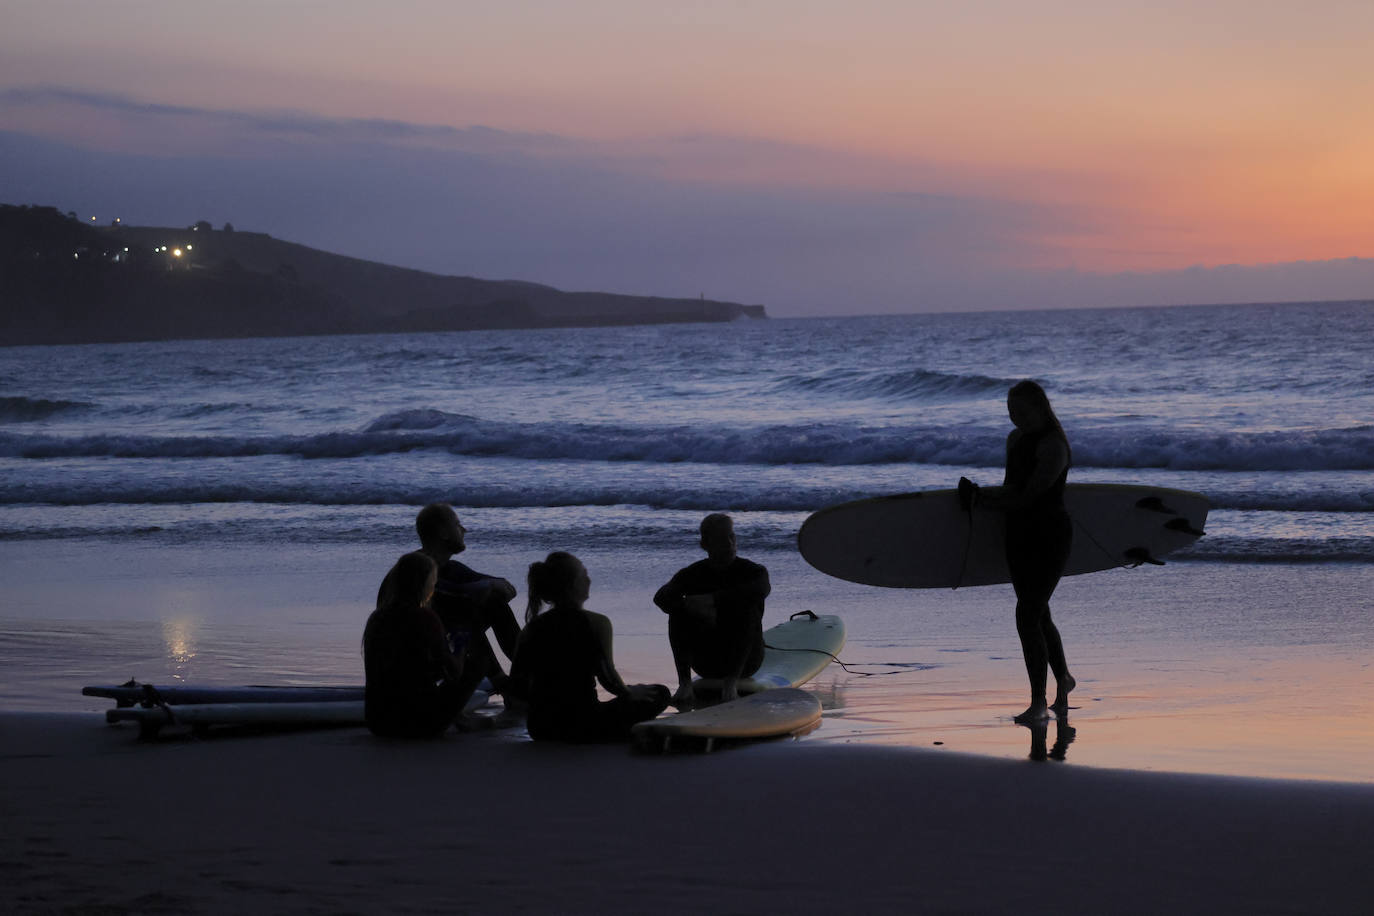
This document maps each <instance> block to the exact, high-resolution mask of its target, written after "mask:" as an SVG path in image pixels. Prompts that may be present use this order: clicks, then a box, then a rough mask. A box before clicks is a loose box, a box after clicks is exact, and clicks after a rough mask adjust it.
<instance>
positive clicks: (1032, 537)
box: [978, 380, 1077, 723]
mask: <svg viewBox="0 0 1374 916" xmlns="http://www.w3.org/2000/svg"><path fill="white" fill-rule="evenodd" d="M1007 413H1008V414H1009V415H1010V416H1011V422H1012V424H1013V425H1014V426H1015V427H1016V428H1015V429H1013V430H1012V431H1011V433H1010V434H1009V435H1008V436H1007V471H1006V477H1005V478H1004V479H1003V481H1002V486H1001V487H998V488H996V489H994V490H992V491H991V492H988V491H984V492H982V493H980V494H979V497H978V501H979V503H980V504H981V505H984V506H987V507H989V508H993V509H1000V510H1002V511H1003V512H1005V513H1006V521H1007V539H1006V552H1007V553H1006V556H1007V567H1008V568H1009V569H1010V571H1011V583H1012V587H1013V588H1014V589H1015V590H1016V632H1017V633H1018V634H1019V635H1020V637H1021V654H1022V655H1023V656H1025V660H1026V674H1027V675H1028V676H1029V677H1030V693H1031V698H1030V706H1028V707H1027V708H1026V710H1025V711H1024V712H1022V713H1020V714H1019V715H1017V716H1016V717H1015V719H1016V721H1017V722H1022V723H1025V722H1035V721H1039V720H1043V719H1045V718H1047V717H1048V716H1049V710H1050V708H1053V709H1054V710H1055V711H1056V712H1065V711H1067V710H1068V708H1069V691H1071V690H1073V688H1074V687H1075V686H1076V684H1077V682H1076V681H1075V680H1074V678H1073V675H1071V674H1069V666H1068V662H1066V661H1065V660H1064V643H1063V642H1062V641H1061V640H1060V638H1059V630H1058V628H1057V627H1055V625H1054V620H1053V619H1052V618H1051V617H1050V596H1051V595H1053V594H1054V589H1055V586H1057V585H1058V584H1059V579H1060V577H1061V576H1062V575H1063V574H1064V566H1065V564H1066V563H1067V562H1068V559H1069V547H1070V546H1071V545H1072V543H1073V521H1072V520H1071V519H1070V518H1069V513H1068V511H1067V510H1065V508H1064V483H1065V480H1066V478H1067V477H1068V473H1069V464H1070V462H1071V460H1072V452H1071V451H1070V449H1069V440H1068V437H1067V436H1065V435H1064V428H1063V427H1062V426H1060V425H1059V418H1058V417H1056V416H1055V415H1054V409H1053V408H1051V407H1050V399H1049V398H1048V397H1046V395H1045V389H1043V388H1041V387H1040V386H1039V385H1038V384H1036V383H1035V382H1032V381H1030V380H1026V381H1022V382H1018V383H1017V384H1015V385H1013V386H1012V388H1011V390H1010V391H1009V392H1008V393H1007ZM1047 666H1048V668H1049V669H1050V670H1052V671H1053V672H1054V678H1055V681H1056V682H1057V689H1056V690H1055V695H1054V705H1053V707H1050V706H1049V705H1047V703H1046V701H1045V684H1046V681H1047V677H1046V671H1045V669H1046V667H1047Z"/></svg>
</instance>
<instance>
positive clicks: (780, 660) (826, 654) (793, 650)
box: [693, 611, 844, 696]
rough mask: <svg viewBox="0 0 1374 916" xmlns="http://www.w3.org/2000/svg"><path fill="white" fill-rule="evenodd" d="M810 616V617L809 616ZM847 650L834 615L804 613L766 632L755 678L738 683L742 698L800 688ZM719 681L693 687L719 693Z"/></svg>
mask: <svg viewBox="0 0 1374 916" xmlns="http://www.w3.org/2000/svg"><path fill="white" fill-rule="evenodd" d="M807 615H809V616H807ZM843 648H844V621H843V620H841V619H840V618H838V617H836V616H835V615H833V614H819V615H818V614H813V613H811V612H810V611H801V612H798V613H797V614H794V615H793V616H792V618H791V619H789V620H787V621H785V622H783V623H780V624H778V625H777V626H774V627H769V628H768V629H767V630H764V631H763V662H762V663H761V664H760V665H759V670H758V671H756V672H754V675H753V677H746V678H741V679H740V680H739V683H738V686H739V692H740V695H741V696H743V695H747V694H751V693H758V692H759V691H761V690H772V689H774V688H777V687H799V686H801V685H802V684H805V683H806V682H807V681H809V680H811V679H812V678H813V677H815V676H816V675H818V674H820V673H821V671H823V670H824V669H825V666H826V665H828V664H830V659H831V656H833V655H835V654H836V653H838V652H839V651H840V650H841V649H843ZM721 684H722V682H721V680H720V679H719V678H697V679H696V680H695V681H693V686H694V687H695V688H697V689H699V690H703V691H706V692H708V693H709V692H711V691H719V690H720V688H721Z"/></svg>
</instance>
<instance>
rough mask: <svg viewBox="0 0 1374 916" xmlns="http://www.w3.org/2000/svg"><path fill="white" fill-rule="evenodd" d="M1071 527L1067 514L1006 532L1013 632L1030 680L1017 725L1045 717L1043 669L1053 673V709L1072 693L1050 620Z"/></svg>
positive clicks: (1044, 678) (1044, 671) (1068, 545)
mask: <svg viewBox="0 0 1374 916" xmlns="http://www.w3.org/2000/svg"><path fill="white" fill-rule="evenodd" d="M1072 531H1073V529H1072V523H1071V522H1070V520H1069V518H1068V516H1067V515H1064V516H1062V517H1060V518H1053V519H1047V520H1045V521H1044V523H1042V524H1037V525H1026V524H1022V525H1015V524H1013V525H1011V526H1009V527H1008V530H1007V566H1008V568H1009V569H1010V571H1011V581H1012V588H1013V589H1015V591H1016V633H1017V635H1018V636H1019V637H1020V639H1021V654H1022V656H1023V658H1024V659H1025V663H1026V676H1027V678H1028V679H1029V681H1030V693H1031V702H1030V706H1028V707H1026V710H1025V711H1024V712H1022V713H1020V714H1019V715H1017V716H1016V720H1017V721H1018V722H1021V721H1030V720H1032V719H1042V718H1045V717H1046V716H1048V715H1049V704H1048V702H1047V700H1046V689H1045V687H1046V681H1047V680H1048V678H1047V672H1046V669H1047V668H1053V670H1054V675H1055V679H1056V680H1057V681H1058V684H1059V689H1058V691H1057V693H1056V695H1055V702H1056V704H1058V703H1060V702H1061V701H1062V702H1063V703H1064V704H1065V705H1067V696H1068V691H1069V690H1072V689H1073V685H1072V680H1073V679H1072V677H1071V676H1070V675H1069V673H1068V663H1067V662H1066V661H1065V659H1064V643H1063V640H1062V639H1061V638H1060V636H1059V630H1058V628H1057V627H1055V625H1054V620H1053V618H1052V617H1051V616H1050V596H1052V595H1053V594H1054V590H1055V587H1056V586H1058V584H1059V578H1060V576H1062V575H1063V572H1064V565H1065V564H1066V563H1067V562H1068V557H1069V547H1070V544H1071V540H1070V539H1071V536H1072Z"/></svg>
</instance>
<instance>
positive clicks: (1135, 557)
mask: <svg viewBox="0 0 1374 916" xmlns="http://www.w3.org/2000/svg"><path fill="white" fill-rule="evenodd" d="M1122 556H1124V557H1125V558H1126V559H1127V560H1129V561H1131V569H1135V568H1136V567H1137V566H1144V565H1145V564H1146V563H1148V564H1150V565H1151V566H1163V565H1164V561H1163V560H1156V559H1155V558H1154V557H1152V556H1150V551H1149V550H1148V549H1146V548H1144V547H1132V548H1131V549H1130V550H1127V551H1126V552H1125V553H1123V554H1122Z"/></svg>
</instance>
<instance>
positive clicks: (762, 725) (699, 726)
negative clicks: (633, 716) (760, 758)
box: [631, 611, 844, 751]
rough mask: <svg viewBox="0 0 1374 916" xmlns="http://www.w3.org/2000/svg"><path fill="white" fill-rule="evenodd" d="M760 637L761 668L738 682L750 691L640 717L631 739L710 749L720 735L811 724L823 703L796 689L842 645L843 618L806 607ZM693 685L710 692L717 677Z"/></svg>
mask: <svg viewBox="0 0 1374 916" xmlns="http://www.w3.org/2000/svg"><path fill="white" fill-rule="evenodd" d="M804 615H805V616H804ZM763 642H764V647H765V648H764V652H763V663H762V664H761V665H760V666H759V670H758V671H757V672H755V674H754V676H753V677H752V678H746V679H743V680H741V681H740V682H739V689H740V692H741V693H745V692H746V691H748V695H746V696H741V697H740V698H739V699H737V700H730V701H729V702H726V703H718V704H716V705H715V706H708V707H705V708H703V709H694V710H691V711H690V712H680V713H676V714H673V715H668V716H662V717H660V718H657V719H651V720H650V721H648V722H640V723H639V724H637V725H635V726H634V728H633V729H632V730H631V735H632V738H633V740H634V743H635V744H636V745H637V746H638V747H640V748H644V749H657V750H668V749H669V748H670V747H672V746H673V745H674V743H676V744H677V745H678V746H692V747H700V748H702V749H704V750H707V751H709V750H711V749H712V748H713V747H714V746H715V743H716V742H717V741H720V740H751V739H757V738H777V737H783V736H787V735H800V734H804V733H805V732H808V731H810V730H812V729H814V728H815V727H816V726H817V725H818V724H819V723H820V720H821V702H820V700H818V699H816V697H815V696H814V695H812V694H810V693H807V692H806V691H805V690H798V689H797V688H798V687H799V686H800V685H801V684H804V683H806V682H807V681H809V680H811V679H812V678H813V677H815V676H816V675H817V674H819V673H820V672H821V671H822V670H824V669H825V666H826V665H828V664H830V661H831V659H832V658H833V657H834V655H835V654H836V653H837V652H839V651H840V649H842V648H844V621H842V620H840V618H839V617H836V616H834V615H831V614H825V615H819V616H818V615H816V614H812V613H811V612H810V611H804V612H801V614H798V615H795V616H794V619H792V620H788V621H787V622H786V623H780V624H778V625H777V626H775V627H771V628H770V629H767V630H764V631H763ZM694 686H696V687H697V688H699V689H701V690H703V691H706V692H709V691H710V690H711V689H713V688H714V689H717V690H718V689H719V688H720V682H719V681H717V680H711V679H698V680H697V681H695V682H694Z"/></svg>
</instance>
